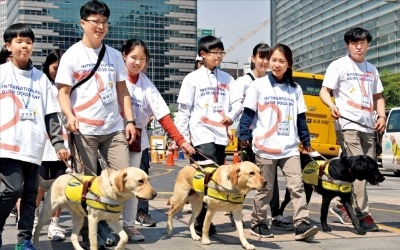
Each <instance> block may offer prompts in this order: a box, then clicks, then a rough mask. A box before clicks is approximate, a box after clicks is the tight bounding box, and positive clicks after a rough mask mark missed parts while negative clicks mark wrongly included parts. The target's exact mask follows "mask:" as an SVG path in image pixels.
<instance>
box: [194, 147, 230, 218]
mask: <svg viewBox="0 0 400 250" xmlns="http://www.w3.org/2000/svg"><path fill="white" fill-rule="evenodd" d="M195 149H196V150H197V151H198V152H200V153H201V154H197V160H199V161H201V160H206V157H207V158H208V159H210V160H212V161H214V162H215V163H217V164H218V165H223V164H224V162H225V145H218V144H215V143H206V144H201V145H198V146H196V147H195ZM203 155H204V156H205V157H204V156H203ZM206 213H207V208H206V204H205V203H204V202H203V208H202V209H201V212H200V214H199V216H197V218H196V221H197V223H199V224H203V222H204V218H205V217H206Z"/></svg>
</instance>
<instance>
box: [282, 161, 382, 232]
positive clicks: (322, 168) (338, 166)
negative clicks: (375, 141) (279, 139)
mask: <svg viewBox="0 0 400 250" xmlns="http://www.w3.org/2000/svg"><path fill="white" fill-rule="evenodd" d="M300 159H301V167H302V170H303V182H304V191H305V193H306V199H307V204H308V203H309V202H310V199H311V195H312V192H313V190H315V191H316V192H317V193H319V194H321V195H322V204H321V218H320V220H321V225H322V230H323V231H324V232H330V231H331V228H330V227H329V225H328V223H327V217H328V209H329V205H330V203H331V200H332V199H333V198H335V197H336V196H339V197H340V199H341V202H342V203H343V205H344V207H345V209H346V211H347V213H348V214H349V216H350V218H351V222H352V224H353V226H354V228H355V229H356V231H357V234H360V235H364V234H366V233H367V231H366V229H364V228H362V227H361V226H360V225H359V223H358V220H357V218H356V215H355V213H354V210H353V208H352V205H351V201H350V199H351V189H352V182H354V181H355V180H356V179H357V180H360V181H361V180H366V181H367V182H368V183H370V184H371V185H377V184H378V183H380V182H383V181H384V180H385V177H384V176H383V175H382V174H381V172H380V171H379V169H378V164H377V163H376V161H375V160H374V159H372V158H371V157H369V156H367V155H360V156H350V157H346V156H343V157H340V158H338V159H332V160H328V161H323V162H321V161H318V162H316V161H314V160H313V159H312V158H311V157H310V156H309V155H308V154H300ZM315 165H318V166H317V167H316V166H315ZM310 166H311V167H310ZM313 169H314V170H313ZM315 171H317V172H318V173H317V174H318V175H317V179H316V181H311V182H312V183H311V182H310V181H309V180H306V179H307V177H306V176H307V175H309V174H311V172H315ZM288 192H289V191H288V190H286V195H285V200H284V201H283V202H282V204H281V207H280V211H281V212H283V210H284V209H285V207H286V205H287V204H288V203H289V202H290V194H288Z"/></svg>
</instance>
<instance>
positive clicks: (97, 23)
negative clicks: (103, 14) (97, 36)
mask: <svg viewBox="0 0 400 250" xmlns="http://www.w3.org/2000/svg"><path fill="white" fill-rule="evenodd" d="M83 20H85V21H87V22H90V23H91V24H92V25H95V26H96V27H98V26H100V24H102V25H103V27H108V26H109V25H110V22H109V21H99V20H89V19H83Z"/></svg>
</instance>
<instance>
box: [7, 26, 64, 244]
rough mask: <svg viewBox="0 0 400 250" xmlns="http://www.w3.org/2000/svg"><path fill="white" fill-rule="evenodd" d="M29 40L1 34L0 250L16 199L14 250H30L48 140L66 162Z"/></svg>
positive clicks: (20, 32) (21, 34) (21, 29)
mask: <svg viewBox="0 0 400 250" xmlns="http://www.w3.org/2000/svg"><path fill="white" fill-rule="evenodd" d="M34 40H35V35H34V33H33V31H32V30H31V29H30V28H29V27H28V26H26V25H25V24H21V23H17V24H13V25H11V26H10V27H8V28H7V30H6V31H5V32H4V41H5V43H6V48H7V50H9V51H10V52H11V53H12V56H13V59H12V60H11V61H10V62H7V63H5V64H2V65H1V66H0V102H1V104H0V114H1V115H0V175H1V181H2V182H3V183H4V185H5V187H6V189H4V190H3V191H2V192H1V193H0V197H1V199H0V207H1V209H0V248H1V245H2V241H1V233H2V231H3V227H4V224H5V221H6V219H7V217H8V215H9V214H10V212H11V210H12V208H13V207H14V205H15V203H16V202H17V200H18V198H21V202H20V211H21V212H20V214H21V217H20V219H19V221H18V234H17V238H18V242H17V245H16V247H15V249H35V248H34V247H33V246H32V243H31V238H32V230H33V222H34V217H35V208H36V203H35V200H36V196H37V190H38V182H39V178H38V176H39V165H40V164H41V162H42V156H43V151H44V145H45V142H46V138H47V136H49V137H50V141H51V143H52V145H53V146H54V148H55V150H56V152H57V157H58V159H59V160H67V159H68V158H69V152H68V151H67V150H66V149H65V146H64V140H63V138H62V135H61V125H60V123H59V120H58V116H57V112H59V108H58V105H57V101H56V99H55V97H54V95H53V92H52V90H51V83H50V81H49V80H48V79H47V77H46V75H45V74H44V73H43V72H41V71H39V70H37V69H36V68H35V67H34V66H33V65H32V62H31V60H30V56H31V55H32V50H33V42H34ZM46 131H47V133H46Z"/></svg>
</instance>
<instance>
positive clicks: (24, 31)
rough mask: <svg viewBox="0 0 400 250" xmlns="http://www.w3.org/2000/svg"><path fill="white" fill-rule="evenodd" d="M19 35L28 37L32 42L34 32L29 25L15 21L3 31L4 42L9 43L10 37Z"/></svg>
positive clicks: (33, 40)
mask: <svg viewBox="0 0 400 250" xmlns="http://www.w3.org/2000/svg"><path fill="white" fill-rule="evenodd" d="M18 36H20V37H29V38H30V39H31V40H32V42H35V34H33V31H32V30H31V28H29V26H27V25H26V24H24V23H15V24H13V25H11V26H10V27H8V28H7V29H6V31H4V35H3V39H4V42H6V43H11V41H12V39H14V38H17V37H18Z"/></svg>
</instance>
